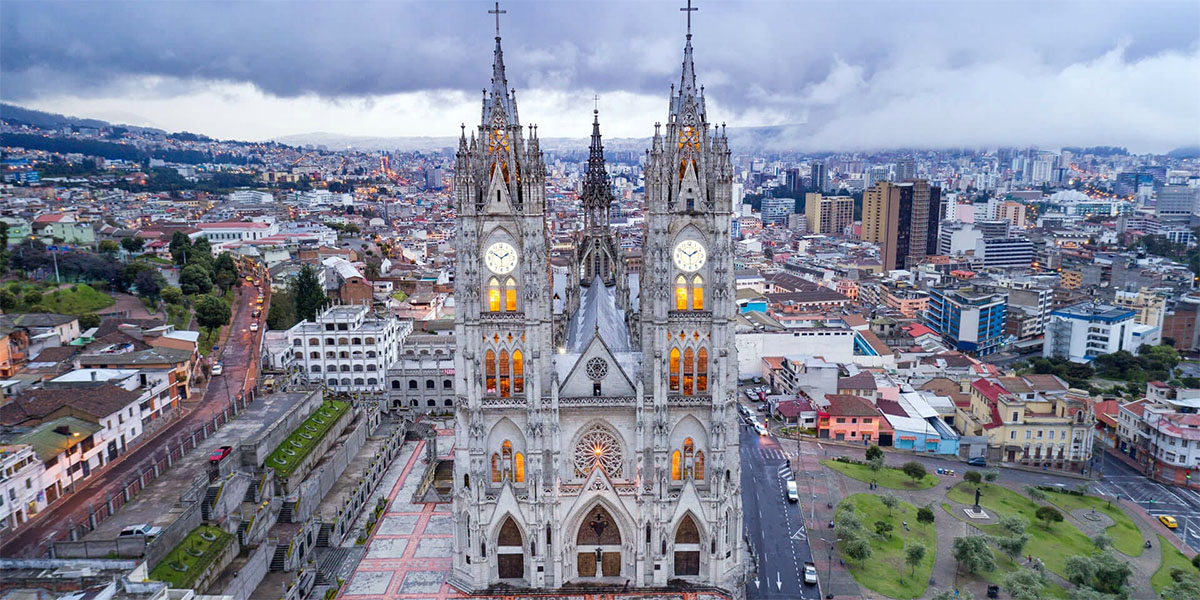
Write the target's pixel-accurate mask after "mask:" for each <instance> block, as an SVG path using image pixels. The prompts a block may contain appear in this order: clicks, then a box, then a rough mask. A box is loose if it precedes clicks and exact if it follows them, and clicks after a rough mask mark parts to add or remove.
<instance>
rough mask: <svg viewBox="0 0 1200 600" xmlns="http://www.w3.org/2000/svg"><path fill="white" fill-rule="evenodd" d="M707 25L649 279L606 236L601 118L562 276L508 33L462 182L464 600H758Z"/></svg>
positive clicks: (468, 140) (723, 164) (677, 137)
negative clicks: (510, 63)
mask: <svg viewBox="0 0 1200 600" xmlns="http://www.w3.org/2000/svg"><path fill="white" fill-rule="evenodd" d="M688 10H689V11H688V13H687V16H688V33H687V38H686V42H685V44H684V49H683V62H682V75H681V78H680V80H679V84H678V86H674V85H672V86H671V92H670V101H669V109H668V114H667V119H666V123H665V124H658V123H656V124H655V125H654V135H653V138H652V142H651V147H650V148H649V150H648V153H647V156H646V163H645V206H644V209H643V214H644V216H645V230H644V232H643V240H644V242H643V248H642V251H643V260H642V262H641V265H640V266H639V268H638V269H636V271H637V272H633V271H635V269H630V268H629V267H628V266H627V264H626V260H625V257H624V255H623V253H622V250H621V246H620V244H619V243H618V240H617V239H616V235H615V234H614V232H613V231H612V230H611V229H610V226H609V218H610V210H611V205H612V203H613V201H614V200H613V197H612V192H611V189H610V186H609V182H608V178H607V175H606V170H605V162H604V151H603V145H602V142H601V136H600V121H599V115H598V113H596V112H593V115H592V118H593V120H592V140H591V147H590V152H589V158H588V163H587V169H586V175H585V181H584V184H583V189H582V193H581V194H580V200H579V201H580V203H581V209H582V211H583V213H584V222H583V227H582V229H581V230H579V231H578V232H577V233H576V235H577V243H576V244H575V250H574V252H573V253H572V257H573V258H572V264H571V265H570V269H569V276H567V277H563V276H562V275H561V273H559V274H558V275H557V276H556V275H555V273H554V270H553V269H552V268H551V265H550V258H549V248H548V243H547V238H548V234H547V221H546V219H547V213H546V190H545V185H546V184H545V170H546V168H545V163H544V161H543V158H542V153H541V150H540V149H539V142H538V130H537V127H535V126H528V127H525V126H522V124H521V121H520V119H519V117H518V113H517V100H516V94H515V92H514V91H513V90H511V89H509V87H508V81H507V79H506V77H505V72H504V57H503V53H502V51H501V45H500V35H499V26H498V25H497V32H496V33H497V35H496V46H495V53H494V57H493V65H492V80H491V85H490V87H489V88H488V89H487V90H485V92H484V97H483V110H482V115H481V119H480V123H479V126H478V129H473V130H472V131H471V132H470V133H469V134H468V133H467V131H466V128H465V127H464V129H463V133H462V136H461V137H460V139H459V147H458V153H457V161H456V165H455V174H454V189H455V194H456V200H457V205H456V206H457V220H458V222H457V239H456V249H457V272H456V275H455V281H454V286H455V291H454V294H455V299H456V315H455V334H456V338H457V340H458V344H459V349H458V352H457V353H456V356H455V365H454V366H455V374H456V375H455V394H456V410H455V414H456V427H455V446H454V451H453V456H454V478H455V481H454V500H453V508H452V510H453V515H454V524H455V531H454V563H453V567H452V570H451V573H450V582H451V583H452V584H454V585H455V586H457V587H459V588H460V589H463V590H465V591H483V590H487V589H491V588H497V587H498V586H502V585H507V586H510V587H511V588H517V589H530V590H557V589H564V588H576V587H578V586H587V585H588V584H601V585H624V586H629V587H630V588H631V589H653V588H660V589H661V588H668V587H672V588H673V587H680V586H688V585H696V586H713V587H717V588H721V589H724V590H727V591H728V592H729V594H730V595H731V596H734V597H739V596H740V595H741V594H742V591H741V589H740V588H741V587H742V584H743V583H744V577H745V575H744V568H745V560H744V558H743V554H744V552H745V549H744V546H743V536H742V507H741V500H740V493H741V490H740V487H741V476H740V465H739V461H738V447H737V445H738V427H737V426H736V424H735V419H736V416H735V410H734V409H735V403H736V397H735V396H736V393H737V390H736V385H737V381H736V378H737V355H736V349H735V347H734V338H733V334H734V319H735V314H736V309H735V306H734V302H733V299H734V298H733V296H734V276H733V260H732V240H731V238H730V224H731V218H732V210H733V207H732V197H731V195H732V190H731V181H732V176H733V168H732V165H731V163H730V154H729V147H728V143H727V140H726V137H725V134H724V131H723V127H718V126H716V125H712V124H710V122H709V120H708V114H707V112H706V110H705V102H704V91H703V88H701V87H699V86H698V85H697V83H696V75H695V71H694V66H693V60H692V34H691V24H690V18H691V12H690V10H691V9H688ZM493 12H495V13H497V15H498V13H499V12H500V11H499V10H498V9H497V10H496V11H493ZM556 290H558V291H556Z"/></svg>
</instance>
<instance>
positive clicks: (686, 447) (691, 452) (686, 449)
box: [683, 438, 696, 479]
mask: <svg viewBox="0 0 1200 600" xmlns="http://www.w3.org/2000/svg"><path fill="white" fill-rule="evenodd" d="M695 454H696V445H695V443H694V442H692V438H687V439H685V440H683V478H684V479H689V478H691V477H692V464H693V463H692V461H693V459H694V458H695Z"/></svg>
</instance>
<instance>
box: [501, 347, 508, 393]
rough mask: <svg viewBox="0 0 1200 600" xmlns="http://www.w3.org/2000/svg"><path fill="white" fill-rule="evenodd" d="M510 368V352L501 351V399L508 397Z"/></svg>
mask: <svg viewBox="0 0 1200 600" xmlns="http://www.w3.org/2000/svg"><path fill="white" fill-rule="evenodd" d="M509 368H510V365H509V362H508V350H501V351H500V397H501V398H507V397H508V390H509V387H508V373H509Z"/></svg>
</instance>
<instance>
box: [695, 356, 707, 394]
mask: <svg viewBox="0 0 1200 600" xmlns="http://www.w3.org/2000/svg"><path fill="white" fill-rule="evenodd" d="M696 391H697V392H707V391H708V349H707V348H701V349H700V351H699V352H697V353H696Z"/></svg>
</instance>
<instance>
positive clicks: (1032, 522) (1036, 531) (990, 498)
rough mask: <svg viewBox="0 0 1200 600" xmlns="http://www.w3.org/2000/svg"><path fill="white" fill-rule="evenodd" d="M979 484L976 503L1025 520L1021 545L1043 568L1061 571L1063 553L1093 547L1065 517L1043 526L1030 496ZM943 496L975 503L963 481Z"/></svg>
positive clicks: (990, 528) (972, 488)
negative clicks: (1024, 541) (1025, 535)
mask: <svg viewBox="0 0 1200 600" xmlns="http://www.w3.org/2000/svg"><path fill="white" fill-rule="evenodd" d="M980 487H981V488H982V490H983V497H982V498H980V499H979V504H980V505H981V506H983V508H984V509H986V510H987V511H988V512H991V513H994V514H997V515H1000V516H1012V515H1015V516H1019V517H1021V518H1023V519H1025V521H1026V522H1028V523H1029V525H1028V529H1027V531H1028V533H1029V536H1030V539H1029V543H1028V544H1026V546H1025V549H1026V552H1027V553H1029V554H1032V555H1033V556H1036V557H1038V558H1040V559H1042V561H1044V562H1045V563H1046V568H1048V569H1050V570H1051V571H1053V572H1054V573H1056V574H1058V575H1060V576H1061V575H1063V572H1064V567H1065V566H1066V563H1067V557H1070V556H1074V555H1076V554H1091V553H1093V552H1095V551H1096V546H1095V545H1094V544H1092V540H1091V539H1090V538H1088V536H1086V535H1084V534H1083V532H1082V531H1080V530H1079V529H1078V528H1076V527H1075V526H1074V525H1072V524H1071V523H1070V522H1069V521H1066V520H1064V521H1062V522H1061V523H1054V524H1053V525H1051V526H1050V527H1049V528H1046V527H1044V526H1043V525H1042V521H1040V520H1038V519H1037V517H1035V516H1034V513H1035V512H1037V509H1038V507H1039V506H1040V505H1039V504H1038V503H1036V502H1034V501H1033V500H1030V499H1029V498H1026V497H1025V496H1022V495H1021V494H1018V493H1016V492H1014V491H1012V490H1010V489H1008V488H1005V487H1002V486H999V485H993V484H988V483H984V484H980ZM946 497H947V498H949V499H951V500H953V501H955V502H958V503H960V504H966V505H972V504H975V486H974V485H973V484H970V483H967V482H965V481H964V482H960V483H959V484H958V485H956V486H954V488H953V489H951V490H950V491H949V492H948V493H947V494H946ZM956 516H957V515H956ZM1064 519H1065V517H1064ZM980 529H982V530H983V531H985V532H987V533H996V531H997V530H998V529H999V525H983V526H982V527H980Z"/></svg>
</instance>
